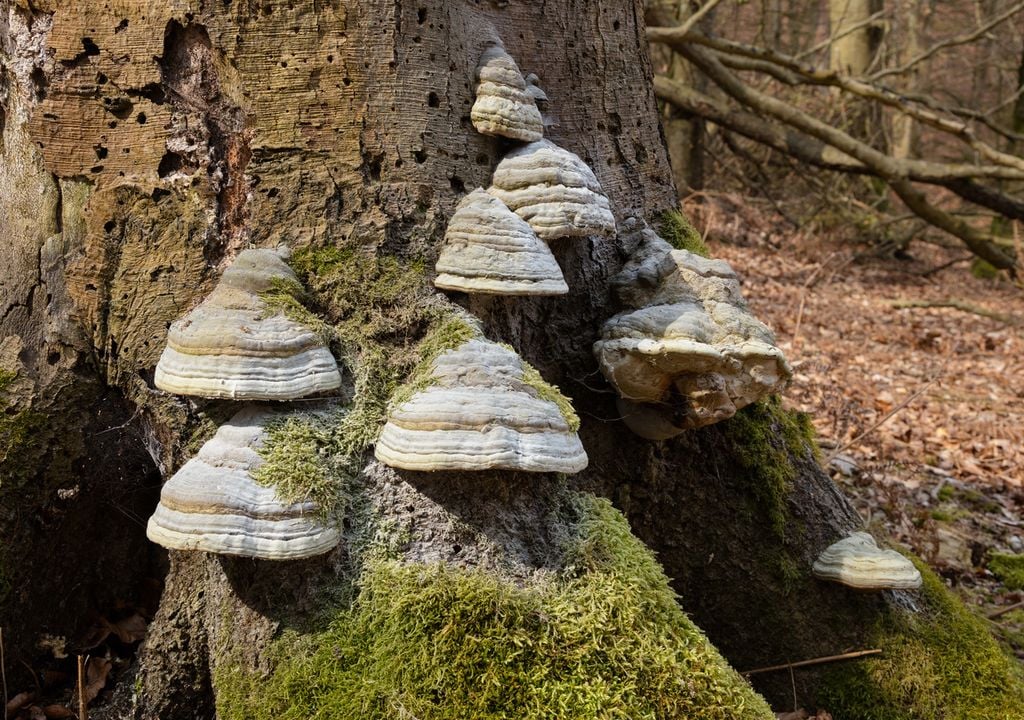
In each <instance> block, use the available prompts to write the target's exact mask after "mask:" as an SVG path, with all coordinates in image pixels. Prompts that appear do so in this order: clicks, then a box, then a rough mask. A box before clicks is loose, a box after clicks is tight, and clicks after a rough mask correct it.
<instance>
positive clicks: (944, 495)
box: [938, 484, 956, 502]
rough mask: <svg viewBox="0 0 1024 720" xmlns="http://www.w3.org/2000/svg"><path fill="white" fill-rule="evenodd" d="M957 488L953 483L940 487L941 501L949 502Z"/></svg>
mask: <svg viewBox="0 0 1024 720" xmlns="http://www.w3.org/2000/svg"><path fill="white" fill-rule="evenodd" d="M955 492H956V490H955V489H954V488H953V486H952V485H949V484H946V485H943V486H942V487H940V488H939V493H938V498H939V501H940V502H947V501H949V500H952V499H953V495H954V493H955Z"/></svg>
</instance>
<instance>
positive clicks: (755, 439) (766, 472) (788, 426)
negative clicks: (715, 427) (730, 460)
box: [722, 397, 817, 540]
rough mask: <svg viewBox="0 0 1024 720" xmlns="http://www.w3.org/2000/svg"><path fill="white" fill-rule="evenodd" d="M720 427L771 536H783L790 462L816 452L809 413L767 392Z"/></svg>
mask: <svg viewBox="0 0 1024 720" xmlns="http://www.w3.org/2000/svg"><path fill="white" fill-rule="evenodd" d="M722 430H723V432H724V434H725V437H726V439H727V440H728V441H729V444H730V450H731V451H732V453H733V454H734V455H735V457H736V459H737V460H738V461H739V463H740V465H741V466H742V468H743V470H744V471H745V477H746V478H747V480H748V484H749V487H750V492H751V496H752V497H753V498H754V500H755V504H756V505H757V507H758V508H760V510H761V511H762V512H764V513H766V514H767V518H768V521H769V525H770V527H771V529H772V532H773V533H774V534H775V536H776V537H777V538H778V539H780V540H784V539H785V537H786V529H787V526H788V525H789V522H788V520H787V513H786V496H787V495H789V492H790V489H791V487H792V485H793V481H794V480H796V476H797V466H796V465H795V464H794V463H795V461H796V460H797V459H799V458H802V457H806V456H807V454H808V453H809V452H814V453H816V452H817V444H816V443H815V442H814V430H813V427H812V425H811V422H810V418H809V416H808V415H806V414H805V413H792V412H788V411H786V410H784V409H783V408H782V403H781V402H780V401H779V399H778V398H777V397H771V398H768V399H767V400H762V401H760V402H757V403H754V404H753V405H748V406H747V407H745V408H743V409H742V410H740V411H739V412H738V413H736V415H735V416H733V417H732V418H730V419H729V420H727V421H726V422H724V423H722Z"/></svg>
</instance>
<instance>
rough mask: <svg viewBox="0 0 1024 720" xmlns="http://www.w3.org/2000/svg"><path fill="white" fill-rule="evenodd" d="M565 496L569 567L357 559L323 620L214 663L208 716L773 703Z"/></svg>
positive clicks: (560, 711) (600, 511) (606, 712)
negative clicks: (260, 657)
mask: <svg viewBox="0 0 1024 720" xmlns="http://www.w3.org/2000/svg"><path fill="white" fill-rule="evenodd" d="M577 505H578V511H579V513H580V518H581V519H580V522H579V525H578V532H577V533H576V536H575V537H574V538H573V540H572V541H570V542H569V544H568V547H566V548H565V551H566V558H567V560H568V561H569V564H568V565H567V568H566V570H565V571H563V572H562V573H560V574H558V575H557V576H555V575H551V576H545V577H542V578H538V579H536V580H534V581H532V582H531V583H530V584H528V585H527V586H525V587H524V586H521V585H517V584H516V583H514V582H511V581H508V580H505V579H502V578H500V577H497V576H495V575H493V574H488V573H485V572H483V571H480V570H466V569H458V568H453V567H449V566H445V565H443V564H432V565H423V564H402V563H401V562H398V561H395V560H386V559H377V560H374V561H371V562H369V563H368V564H367V565H366V566H365V569H364V571H363V574H362V577H361V579H360V583H359V586H360V594H359V596H358V598H357V599H356V600H355V601H354V603H352V604H351V605H349V606H340V607H338V608H336V609H335V610H334V611H332V613H331V615H332V616H331V618H330V619H329V621H328V622H327V624H326V627H324V628H323V629H321V630H320V631H319V632H314V633H308V634H298V633H296V632H293V631H288V632H286V633H284V634H283V635H282V636H281V637H280V638H279V639H278V640H276V641H275V646H274V648H273V651H272V653H271V655H272V658H273V661H274V667H273V669H272V670H271V672H270V673H269V675H260V674H256V673H252V672H251V671H247V670H245V669H243V668H242V667H240V666H239V665H237V664H231V663H230V662H227V663H224V664H222V665H221V666H220V667H218V668H216V669H215V672H214V685H215V688H216V691H217V711H218V716H219V717H223V718H226V719H228V720H241V719H243V718H244V719H245V720H270V719H271V718H273V719H274V720H288V719H292V718H294V719H296V720H297V719H298V718H302V719H303V720H306V719H307V718H309V719H319V718H323V719H326V718H342V717H343V718H349V717H353V718H354V717H359V718H418V719H419V720H440V719H441V718H445V719H450V718H474V720H488V719H490V718H495V719H496V718H516V719H517V720H531V719H534V718H537V719H540V718H544V719H545V720H552V719H558V718H622V719H623V720H625V719H626V718H629V719H630V720H634V719H654V718H692V719H709V720H710V719H722V720H725V719H729V720H732V719H735V720H757V719H764V720H769V719H770V718H773V717H774V715H773V714H772V713H771V711H770V710H769V708H768V707H767V705H766V704H765V703H764V701H763V700H762V699H761V698H760V697H758V696H757V695H756V694H755V693H754V692H753V690H751V688H750V687H749V685H747V683H746V682H745V681H744V680H743V679H742V678H741V677H739V675H737V674H736V672H735V671H733V670H731V669H730V668H729V667H728V665H727V664H726V663H725V661H724V660H722V658H721V657H720V656H719V655H718V653H717V652H716V651H715V650H714V649H713V648H712V647H711V646H710V644H709V643H708V642H707V640H706V639H705V638H704V636H703V635H702V634H701V632H700V630H698V629H697V628H696V627H694V626H693V624H692V623H691V622H690V621H689V620H688V619H687V617H686V616H685V615H684V614H683V613H682V612H681V611H680V610H679V608H678V606H677V605H676V602H675V596H674V594H673V593H672V591H671V590H670V588H669V586H668V583H667V581H666V579H665V577H664V575H663V573H662V572H661V569H660V567H659V566H658V565H657V563H656V562H655V560H654V558H653V556H652V555H651V553H650V551H649V550H647V549H646V548H645V547H644V546H643V545H642V544H641V543H640V542H639V541H638V540H636V539H635V538H634V537H633V536H632V535H631V534H630V532H629V528H628V525H627V524H626V521H625V520H624V519H623V518H622V516H621V515H620V514H619V513H618V512H617V511H615V510H614V509H613V508H612V507H611V505H610V504H609V503H608V502H607V501H605V500H598V499H596V498H593V497H590V496H580V497H579V498H578V500H577Z"/></svg>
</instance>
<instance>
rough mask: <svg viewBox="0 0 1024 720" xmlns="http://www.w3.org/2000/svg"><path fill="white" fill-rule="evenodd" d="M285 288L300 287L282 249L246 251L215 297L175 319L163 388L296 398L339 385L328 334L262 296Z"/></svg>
mask: <svg viewBox="0 0 1024 720" xmlns="http://www.w3.org/2000/svg"><path fill="white" fill-rule="evenodd" d="M282 287H283V288H287V289H289V290H290V291H292V292H294V293H298V292H300V291H301V285H300V284H299V281H298V278H296V276H295V273H293V272H292V270H291V268H289V267H288V266H287V265H286V264H285V262H284V260H283V259H282V258H281V255H280V254H279V253H278V252H275V251H273V250H243V251H242V252H241V253H239V255H238V257H237V259H236V260H235V262H234V263H233V264H232V265H231V267H229V268H228V269H227V270H225V271H224V275H223V276H222V277H221V280H220V282H219V283H218V284H217V287H216V288H214V290H213V292H212V293H210V295H209V297H207V298H206V300H204V301H203V302H202V303H201V304H200V305H199V306H198V307H197V308H195V309H194V310H192V311H191V312H189V313H188V314H187V315H185V316H184V317H183V318H181V319H179V320H177V321H176V322H175V323H173V324H172V325H171V329H170V331H169V332H168V334H167V347H166V348H165V349H164V352H163V354H162V355H161V357H160V362H159V363H158V364H157V366H156V376H155V382H156V386H157V387H158V388H160V389H161V390H166V391H168V392H172V393H175V394H178V395H196V396H199V397H205V398H232V399H238V400H292V399H295V398H300V397H304V396H306V395H311V394H314V393H320V392H325V391H329V390H334V389H337V388H338V387H340V386H341V374H340V372H339V371H338V365H337V362H336V361H335V359H334V356H333V355H331V351H330V350H329V349H328V348H327V346H326V345H325V344H324V341H323V338H321V337H320V336H318V334H317V333H316V332H315V331H314V329H313V328H310V327H307V326H306V325H305V324H303V323H300V322H298V321H296V320H294V319H292V318H291V317H288V316H287V315H286V314H285V313H284V312H283V311H279V310H276V309H273V308H271V307H270V306H269V305H268V303H267V302H266V301H265V300H264V299H263V298H262V297H261V294H262V293H267V292H270V291H271V290H276V289H280V288H282Z"/></svg>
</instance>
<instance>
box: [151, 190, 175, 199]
mask: <svg viewBox="0 0 1024 720" xmlns="http://www.w3.org/2000/svg"><path fill="white" fill-rule="evenodd" d="M170 194H171V191H170V190H164V189H163V188H153V193H152V194H151V195H150V197H151V198H153V202H160V201H161V200H162V199H163V198H165V197H167V196H168V195H170Z"/></svg>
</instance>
